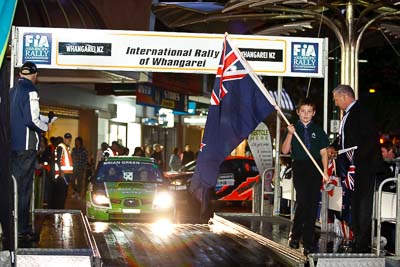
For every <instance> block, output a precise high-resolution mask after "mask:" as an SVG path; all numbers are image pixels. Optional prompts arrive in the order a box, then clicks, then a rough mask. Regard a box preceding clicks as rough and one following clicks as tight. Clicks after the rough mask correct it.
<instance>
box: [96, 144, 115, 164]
mask: <svg viewBox="0 0 400 267" xmlns="http://www.w3.org/2000/svg"><path fill="white" fill-rule="evenodd" d="M113 155H114V152H113V151H112V150H111V148H110V146H109V145H108V144H107V143H106V142H103V143H101V145H100V149H99V150H98V151H97V155H96V165H95V168H96V169H97V165H98V164H99V162H100V161H102V160H104V158H108V157H110V156H113Z"/></svg>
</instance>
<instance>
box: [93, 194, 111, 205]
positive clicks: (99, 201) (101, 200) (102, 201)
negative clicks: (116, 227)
mask: <svg viewBox="0 0 400 267" xmlns="http://www.w3.org/2000/svg"><path fill="white" fill-rule="evenodd" d="M92 201H93V203H94V204H96V205H100V206H107V207H108V206H109V205H110V199H109V198H108V197H107V196H106V195H105V194H104V193H103V192H92Z"/></svg>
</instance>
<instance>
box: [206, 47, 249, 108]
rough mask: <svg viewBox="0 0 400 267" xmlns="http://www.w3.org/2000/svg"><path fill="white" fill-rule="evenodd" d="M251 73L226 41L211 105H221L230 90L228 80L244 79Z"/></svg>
mask: <svg viewBox="0 0 400 267" xmlns="http://www.w3.org/2000/svg"><path fill="white" fill-rule="evenodd" d="M248 73H249V70H248V69H246V68H245V67H244V66H243V64H242V63H241V62H240V60H239V56H238V54H237V53H235V51H234V50H232V47H231V46H230V45H229V43H228V42H224V46H223V49H222V55H221V61H220V63H219V66H218V70H217V75H216V77H215V85H217V84H219V86H214V89H213V91H212V94H211V100H210V103H211V105H219V104H220V103H221V100H222V98H224V97H225V95H226V94H227V93H228V92H229V91H228V86H226V82H228V81H233V80H238V79H242V78H243V77H245V76H246V75H247V74H248Z"/></svg>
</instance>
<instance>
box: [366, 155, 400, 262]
mask: <svg viewBox="0 0 400 267" xmlns="http://www.w3.org/2000/svg"><path fill="white" fill-rule="evenodd" d="M386 162H388V163H395V164H396V167H395V174H394V177H391V178H387V179H385V180H383V181H382V182H381V183H380V184H379V188H378V191H377V192H376V193H375V194H374V208H373V216H372V233H371V237H372V238H371V246H372V247H373V244H374V242H373V240H374V237H375V221H376V254H377V255H378V256H380V254H381V242H380V240H381V226H382V225H381V224H382V222H385V221H386V222H387V221H390V222H393V223H395V225H396V226H395V228H396V234H395V256H397V257H399V256H400V209H399V207H400V190H399V189H398V185H399V182H400V174H399V170H400V159H393V160H386ZM389 182H396V193H395V194H394V193H390V192H387V193H386V192H384V191H383V186H384V185H385V184H387V183H389ZM384 194H391V195H393V194H394V197H395V202H396V203H395V205H396V209H395V210H396V212H395V216H392V217H387V218H383V217H382V205H383V204H384V203H383V195H384Z"/></svg>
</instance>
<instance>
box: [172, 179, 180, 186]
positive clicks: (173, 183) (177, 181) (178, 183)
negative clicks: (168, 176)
mask: <svg viewBox="0 0 400 267" xmlns="http://www.w3.org/2000/svg"><path fill="white" fill-rule="evenodd" d="M171 185H183V181H182V180H181V179H176V180H173V181H172V182H171Z"/></svg>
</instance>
